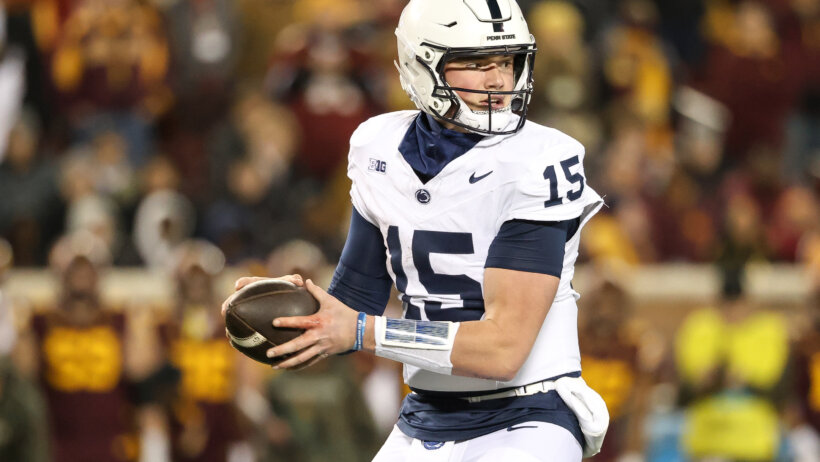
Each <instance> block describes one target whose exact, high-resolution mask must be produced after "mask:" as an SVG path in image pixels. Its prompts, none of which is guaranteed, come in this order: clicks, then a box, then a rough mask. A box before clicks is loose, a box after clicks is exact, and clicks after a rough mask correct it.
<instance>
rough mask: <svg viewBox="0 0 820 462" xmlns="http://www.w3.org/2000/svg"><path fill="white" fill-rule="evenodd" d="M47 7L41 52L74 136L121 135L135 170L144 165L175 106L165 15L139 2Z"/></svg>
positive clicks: (86, 1) (85, 1) (89, 1)
mask: <svg viewBox="0 0 820 462" xmlns="http://www.w3.org/2000/svg"><path fill="white" fill-rule="evenodd" d="M40 3H43V4H44V5H40V6H38V8H39V11H40V21H39V27H40V29H41V31H40V36H41V37H42V39H41V40H42V41H41V46H42V47H43V48H44V49H45V51H46V52H47V53H48V55H49V56H50V72H51V81H52V84H53V86H54V89H55V91H56V93H57V95H58V102H59V104H60V108H61V113H62V114H63V115H65V116H67V122H68V124H69V125H70V128H71V132H72V134H73V137H74V138H75V140H76V141H79V142H84V141H89V140H91V139H93V138H94V137H95V136H96V135H97V134H98V132H99V130H100V129H103V130H113V131H116V132H118V133H120V134H121V135H122V136H123V137H124V139H125V140H126V144H127V146H128V149H127V154H128V157H129V159H130V160H131V162H132V164H134V165H141V164H142V163H143V162H144V161H145V159H146V158H147V155H148V154H149V153H150V152H151V147H150V146H151V143H152V141H153V140H152V138H151V132H150V123H151V121H152V120H153V119H154V118H155V117H156V116H157V115H159V114H162V113H163V112H165V111H166V110H167V107H168V105H169V102H170V95H169V92H168V89H167V87H166V84H165V79H166V74H167V72H168V62H169V52H168V46H167V43H166V40H165V36H164V31H163V29H162V21H161V19H160V17H159V15H158V14H157V12H156V11H155V10H154V9H153V7H151V5H150V4H148V3H145V2H138V1H136V0H116V1H110V0H109V1H101V0H81V1H78V2H70V3H66V2H59V1H57V0H44V1H43V2H40ZM48 3H52V4H54V5H53V6H51V7H49V6H48V5H47V4H48Z"/></svg>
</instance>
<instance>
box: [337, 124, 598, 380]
mask: <svg viewBox="0 0 820 462" xmlns="http://www.w3.org/2000/svg"><path fill="white" fill-rule="evenodd" d="M418 113H419V112H418V111H401V112H393V113H388V114H384V115H380V116H377V117H374V118H372V119H370V120H368V121H366V122H364V123H363V124H361V125H360V126H359V128H358V129H357V130H356V131H355V132H354V133H353V136H352V137H351V140H350V155H349V165H348V176H349V177H350V179H351V180H352V181H353V186H352V188H351V198H352V201H353V205H354V207H356V210H358V211H359V213H360V214H361V215H362V216H363V217H364V218H365V219H366V220H367V221H369V222H370V223H372V224H373V225H375V226H377V227H378V228H379V229H380V230H381V232H382V236H383V238H384V243H385V247H386V248H387V255H385V261H386V265H387V268H388V271H389V273H390V275H391V276H392V278H393V282H394V283H395V284H396V288H397V289H398V290H399V292H400V293H401V299H402V301H403V302H404V317H406V318H410V319H424V320H428V319H429V320H434V321H435V320H448V321H468V320H477V319H481V317H482V315H483V312H484V311H483V306H484V299H483V282H484V263H485V261H486V259H487V253H488V250H489V247H490V244H491V243H492V241H493V239H494V238H495V236H496V234H498V231H499V229H500V228H501V225H502V224H503V223H504V222H506V221H509V220H514V219H520V220H533V221H562V220H570V219H575V218H580V220H581V226H583V224H584V223H586V221H587V220H589V218H590V217H591V216H592V215H594V214H595V212H597V211H598V209H600V207H601V205H602V204H603V201H602V200H601V197H600V196H599V195H598V194H597V193H596V192H595V191H594V190H593V189H592V188H591V187H589V185H587V184H586V178H585V176H584V168H583V159H584V148H583V146H582V145H581V144H580V143H578V142H577V141H576V140H574V139H573V138H571V137H569V136H567V135H565V134H563V133H561V132H559V131H557V130H554V129H551V128H547V127H544V126H541V125H538V124H536V123H533V122H527V123H526V124H525V125H524V127H523V128H522V129H521V130H520V131H519V132H517V133H515V134H512V135H495V136H488V137H485V138H484V139H482V140H481V141H480V142H479V143H478V144H477V145H476V146H474V147H473V148H472V149H471V150H469V151H468V152H466V153H465V154H463V155H461V156H460V157H457V158H456V159H454V160H452V161H451V162H450V163H448V164H447V165H446V166H445V167H444V168H443V169H442V170H441V172H440V173H439V174H438V175H436V176H435V177H434V178H432V179H431V180H430V181H428V182H427V183H422V181H421V180H419V178H418V177H417V176H416V173H415V172H414V171H413V169H412V168H411V167H410V165H409V164H408V163H407V162H406V161H405V160H404V157H403V156H402V155H401V153H400V152H399V150H398V146H399V144H400V143H401V141H402V139H403V138H404V135H405V133H406V132H407V130H408V128H409V126H410V124H411V123H413V121H414V119H415V117H416V116H417V115H418ZM515 122H516V121H513V122H512V123H515ZM580 234H581V233H580V228H579V230H578V231H577V232H576V233H575V234H574V236H573V237H572V238H571V239H570V240H569V241H568V242H567V243H566V247H565V250H566V251H565V256H564V267H563V270H562V274H561V282H560V284H559V287H558V292H557V294H556V296H555V301H554V302H553V304H552V306H551V307H550V310H549V313H548V315H547V318H546V320H545V321H544V324H543V326H542V327H541V331H540V333H539V335H538V338H537V340H536V342H535V345H534V346H533V349H532V351H531V353H530V355H529V357H528V358H527V360H526V362H525V363H524V365H523V366H522V368H521V369H520V371H519V372H518V374H517V375H516V377H515V378H514V379H513V380H511V381H509V382H497V381H493V380H484V379H477V378H470V377H458V376H450V375H443V374H437V373H434V372H431V371H427V370H423V369H420V368H418V367H415V366H409V365H405V366H404V379H405V381H406V382H407V384H408V385H409V386H410V387H413V388H417V389H424V390H435V391H478V390H494V389H498V388H505V387H511V386H519V385H526V384H528V383H532V382H537V381H540V380H543V379H546V378H549V377H553V376H557V375H560V374H564V373H567V372H573V371H579V370H581V358H580V353H579V350H578V333H577V311H578V309H577V306H576V304H575V301H576V299H577V298H578V296H579V295H578V294H577V292H575V291H574V290H573V289H572V286H571V284H570V283H571V281H572V277H573V274H574V272H575V260H576V258H577V256H578V241H579V238H580Z"/></svg>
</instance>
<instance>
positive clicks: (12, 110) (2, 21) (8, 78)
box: [0, 3, 25, 162]
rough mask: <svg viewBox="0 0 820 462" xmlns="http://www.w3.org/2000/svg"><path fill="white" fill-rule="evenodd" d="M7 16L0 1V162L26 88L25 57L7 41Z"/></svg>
mask: <svg viewBox="0 0 820 462" xmlns="http://www.w3.org/2000/svg"><path fill="white" fill-rule="evenodd" d="M7 17H8V16H7V13H6V7H5V5H4V4H2V3H0V101H2V103H0V162H2V161H3V157H4V156H5V152H6V145H7V144H8V136H9V131H11V129H12V126H14V124H15V121H16V120H17V119H18V117H19V111H20V106H21V104H22V103H23V93H24V90H25V83H24V82H25V80H24V75H23V73H24V70H25V57H24V56H22V55H21V54H20V53H16V52H15V51H16V50H14V49H11V48H10V46H9V44H8V43H7V34H8V24H7Z"/></svg>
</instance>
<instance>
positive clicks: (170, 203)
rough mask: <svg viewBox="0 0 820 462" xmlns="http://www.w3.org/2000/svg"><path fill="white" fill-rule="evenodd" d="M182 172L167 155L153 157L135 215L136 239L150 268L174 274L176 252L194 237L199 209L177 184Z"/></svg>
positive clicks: (145, 171)
mask: <svg viewBox="0 0 820 462" xmlns="http://www.w3.org/2000/svg"><path fill="white" fill-rule="evenodd" d="M178 185H179V174H178V172H177V171H176V169H175V168H174V166H173V165H172V164H171V163H170V161H168V159H166V158H164V157H155V158H153V159H152V160H151V161H150V162H149V163H148V165H147V166H146V168H145V169H144V170H143V173H142V195H143V199H142V201H141V202H140V203H139V205H138V207H137V211H136V213H135V216H134V225H133V240H134V243H135V246H136V249H137V252H138V254H139V256H140V257H141V258H142V261H143V262H144V263H145V264H146V265H147V266H148V267H149V268H156V269H164V270H165V271H167V272H168V274H171V273H172V272H173V271H174V269H173V265H174V264H175V262H174V260H173V258H174V252H175V251H176V250H177V247H178V246H179V245H181V244H182V243H183V242H184V241H185V240H186V239H188V238H189V237H191V234H192V233H193V231H194V227H195V224H196V212H195V210H194V206H193V204H192V203H191V201H190V200H189V199H188V198H187V197H185V196H184V195H182V194H181V193H180V192H179V191H178V190H177V187H178Z"/></svg>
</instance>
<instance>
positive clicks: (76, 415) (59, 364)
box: [31, 236, 137, 462]
mask: <svg viewBox="0 0 820 462" xmlns="http://www.w3.org/2000/svg"><path fill="white" fill-rule="evenodd" d="M106 258H107V255H106V251H105V247H104V246H103V245H101V244H94V241H93V239H92V238H91V237H89V236H81V237H76V236H75V237H70V236H69V237H66V238H64V239H62V240H61V241H60V242H58V244H57V245H55V247H54V249H53V251H52V264H53V267H54V268H55V270H56V271H57V272H58V274H59V277H60V281H61V291H60V295H59V299H58V301H57V303H56V305H57V306H56V309H53V310H47V311H44V312H42V313H38V314H35V315H34V316H33V317H32V319H31V328H32V332H33V335H34V339H33V340H34V341H35V344H36V351H37V353H38V356H39V366H38V369H39V374H38V376H39V379H40V383H41V385H42V387H43V389H44V390H45V395H46V402H47V404H48V411H49V412H48V413H49V419H50V421H49V424H50V425H49V426H50V432H51V439H52V448H53V453H54V459H53V460H54V461H56V462H62V461H66V462H69V461H71V462H80V461H89V462H90V461H112V462H115V461H123V460H133V459H135V458H136V456H137V453H136V452H137V441H136V434H135V427H134V422H133V420H132V418H133V415H132V411H133V408H132V407H131V405H130V401H129V399H130V398H129V395H128V392H127V386H126V377H127V375H128V370H129V361H128V358H127V355H126V354H125V349H126V344H127V340H126V317H125V315H124V314H123V313H120V312H114V311H111V310H110V309H108V308H107V307H105V306H104V305H103V303H102V301H101V299H100V293H99V286H98V279H99V272H100V265H102V264H103V263H104V262H107V260H106Z"/></svg>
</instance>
